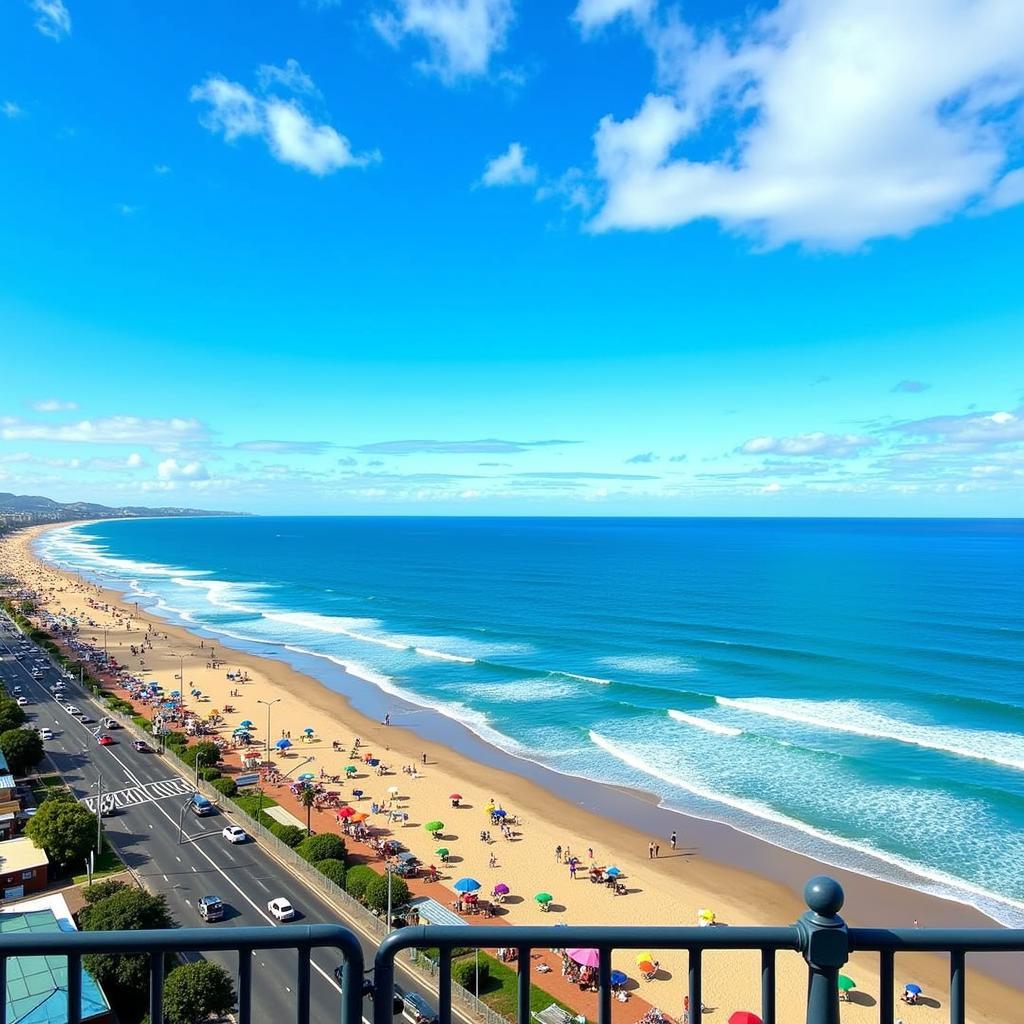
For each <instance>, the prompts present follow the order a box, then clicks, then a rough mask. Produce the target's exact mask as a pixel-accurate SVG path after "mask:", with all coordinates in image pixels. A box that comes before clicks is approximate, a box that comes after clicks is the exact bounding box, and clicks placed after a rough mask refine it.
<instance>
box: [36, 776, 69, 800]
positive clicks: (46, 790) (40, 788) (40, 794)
mask: <svg viewBox="0 0 1024 1024" xmlns="http://www.w3.org/2000/svg"><path fill="white" fill-rule="evenodd" d="M54 789H64V780H63V779H62V778H61V777H60V776H59V775H43V776H40V777H39V778H38V779H33V780H32V797H33V799H34V800H35V802H36V804H37V805H39V804H41V803H42V802H43V801H44V800H45V799H46V798H47V797H48V796H49V795H50V791H51V790H54Z"/></svg>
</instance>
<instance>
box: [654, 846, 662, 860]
mask: <svg viewBox="0 0 1024 1024" xmlns="http://www.w3.org/2000/svg"><path fill="white" fill-rule="evenodd" d="M654 856H655V857H660V856H661V844H660V843H655V844H654Z"/></svg>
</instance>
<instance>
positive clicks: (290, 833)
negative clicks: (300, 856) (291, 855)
mask: <svg viewBox="0 0 1024 1024" xmlns="http://www.w3.org/2000/svg"><path fill="white" fill-rule="evenodd" d="M270 832H271V835H275V836H277V838H278V839H280V840H281V842H282V843H284V845H285V846H291V847H293V848H294V847H296V846H298V845H299V843H301V842H302V840H303V839H305V838H306V830H305V829H304V828H299V826H298V825H284V824H282V823H281V822H279V821H277V822H274V824H273V825H271V826H270Z"/></svg>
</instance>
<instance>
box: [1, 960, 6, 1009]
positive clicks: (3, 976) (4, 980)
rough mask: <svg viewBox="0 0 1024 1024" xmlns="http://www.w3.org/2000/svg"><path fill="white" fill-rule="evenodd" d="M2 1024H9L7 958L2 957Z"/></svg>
mask: <svg viewBox="0 0 1024 1024" xmlns="http://www.w3.org/2000/svg"><path fill="white" fill-rule="evenodd" d="M0 996H3V998H0V1024H7V957H6V956H0Z"/></svg>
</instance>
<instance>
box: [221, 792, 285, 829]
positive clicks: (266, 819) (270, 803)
mask: <svg viewBox="0 0 1024 1024" xmlns="http://www.w3.org/2000/svg"><path fill="white" fill-rule="evenodd" d="M230 799H231V801H232V803H234V804H236V805H237V806H238V807H240V808H241V809H242V810H243V811H245V813H246V814H248V815H249V817H250V818H255V817H256V814H257V812H258V811H259V807H260V796H259V793H239V794H237V795H236V796H233V797H231V798H230ZM276 806H277V801H276V800H275V799H274V798H273V797H269V796H267V795H266V794H265V793H264V794H263V813H262V814H260V816H259V818H258V819H257V820H258V821H259V823H260V824H261V825H262V826H263V827H264V828H266V829H269V828H271V827H272V826H274V825H279V824H280V822H279V821H277V819H275V818H272V817H271V816H270V815H269V814H267V810H266V809H267V808H268V807H276Z"/></svg>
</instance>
